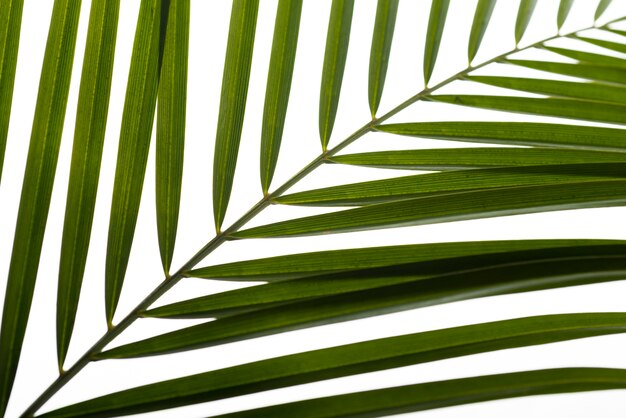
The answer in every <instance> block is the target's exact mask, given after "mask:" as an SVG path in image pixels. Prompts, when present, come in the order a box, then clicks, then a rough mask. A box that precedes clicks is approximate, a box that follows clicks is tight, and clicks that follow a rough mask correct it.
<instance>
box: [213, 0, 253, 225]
mask: <svg viewBox="0 0 626 418" xmlns="http://www.w3.org/2000/svg"><path fill="white" fill-rule="evenodd" d="M258 11H259V0H235V1H234V2H233V6H232V11H231V15H230V28H229V32H228V42H227V46H226V60H225V62H224V75H223V77H222V93H221V96H220V110H219V115H218V123H217V133H216V136H215V154H214V157H213V215H214V219H215V228H216V230H218V231H219V230H220V229H221V226H222V222H223V221H224V217H225V216H226V209H227V207H228V201H229V199H230V193H231V190H232V187H233V179H234V177H235V168H236V165H237V155H238V153H239V143H240V141H241V131H242V128H243V120H244V113H245V107H246V100H247V97H248V82H249V78H250V67H251V65H252V50H253V49H254V35H255V31H256V21H257V14H258Z"/></svg>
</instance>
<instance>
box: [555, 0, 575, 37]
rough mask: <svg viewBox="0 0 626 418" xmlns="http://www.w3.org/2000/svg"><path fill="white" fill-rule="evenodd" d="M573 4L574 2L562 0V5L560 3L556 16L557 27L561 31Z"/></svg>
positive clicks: (572, 0)
mask: <svg viewBox="0 0 626 418" xmlns="http://www.w3.org/2000/svg"><path fill="white" fill-rule="evenodd" d="M573 4H574V0H561V3H559V11H558V13H557V15H556V26H557V28H558V29H559V30H561V28H562V27H563V24H564V23H565V21H566V20H567V16H569V12H570V11H571V10H572V5H573Z"/></svg>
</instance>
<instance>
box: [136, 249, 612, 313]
mask: <svg viewBox="0 0 626 418" xmlns="http://www.w3.org/2000/svg"><path fill="white" fill-rule="evenodd" d="M472 244H475V243H470V242H465V243H459V245H461V247H460V248H459V249H465V250H466V251H467V252H466V253H463V252H457V253H450V252H449V250H450V249H454V248H447V247H446V246H441V245H439V246H438V245H433V244H425V245H421V246H418V247H417V248H416V251H424V252H426V253H427V254H428V253H430V252H434V251H441V253H436V255H435V256H431V257H430V258H426V257H424V258H423V259H418V260H417V261H399V262H395V263H394V264H388V265H383V266H372V267H361V266H358V267H352V268H346V269H345V271H340V272H334V273H328V274H322V272H320V273H318V274H317V275H313V276H311V275H309V276H302V277H298V276H295V277H288V278H289V279H290V280H286V281H285V277H284V276H279V275H276V276H270V277H267V276H264V277H261V278H260V279H263V280H268V281H269V282H270V284H267V285H264V286H257V287H250V288H244V289H238V290H232V291H229V292H223V293H219V294H212V295H207V296H202V297H199V298H194V299H189V300H185V301H181V302H177V303H173V304H169V305H165V306H161V307H158V308H155V309H151V310H149V311H147V312H145V313H144V316H147V317H157V318H222V317H226V316H232V315H236V314H240V313H244V312H251V311H258V310H262V309H265V308H268V307H274V306H279V305H284V304H285V303H287V302H289V303H291V302H295V301H304V300H309V299H312V298H320V297H328V296H333V295H339V294H344V293H348V292H355V291H361V290H367V289H374V288H383V287H386V286H390V285H395V284H399V283H407V282H412V281H416V280H423V279H425V278H432V277H433V276H434V275H436V274H449V273H450V272H462V271H469V270H472V269H477V268H484V267H485V266H488V265H495V264H511V263H515V264H516V265H517V266H518V267H519V266H521V265H522V264H521V263H525V262H527V263H534V262H537V261H538V260H546V259H560V260H565V259H568V258H576V257H588V256H590V255H592V254H602V256H607V257H610V256H612V255H619V251H620V249H621V245H620V244H616V245H613V244H607V245H600V246H596V245H598V244H595V245H594V244H592V245H580V244H579V243H570V242H568V243H567V246H562V247H561V246H558V244H557V246H553V247H551V246H546V247H545V248H541V247H538V246H537V244H541V245H549V244H550V243H549V242H539V243H537V242H533V241H530V242H529V241H524V242H523V245H527V246H528V248H521V247H523V246H520V243H512V242H499V243H498V242H493V243H486V244H490V245H499V247H498V248H497V249H496V250H495V251H494V249H491V248H485V250H487V251H484V252H471V251H476V250H478V249H477V248H472V247H473V245H472ZM512 244H515V245H512ZM555 244H556V243H555ZM563 244H565V243H563ZM563 244H561V245H563ZM572 244H573V245H572ZM516 247H517V248H516ZM396 249H397V248H396ZM387 250H389V248H387ZM489 250H490V251H489ZM457 251H458V250H457ZM296 257H297V256H295V257H294V258H296ZM262 261H269V260H252V261H250V262H248V264H249V265H255V264H257V263H260V262H262ZM280 261H282V260H278V262H280ZM387 262H389V263H391V261H387ZM244 265H245V263H244ZM224 267H226V268H227V267H229V266H228V265H226V266H224ZM233 267H234V266H233ZM217 268H218V269H219V266H218V267H217ZM282 274H283V275H284V274H286V273H282ZM291 274H292V275H295V274H296V273H295V272H294V273H291ZM237 279H238V280H246V279H248V280H249V279H250V278H249V276H248V277H246V276H243V277H239V278H237ZM252 279H254V278H253V277H252ZM296 279H297V280H296ZM257 280H258V279H257Z"/></svg>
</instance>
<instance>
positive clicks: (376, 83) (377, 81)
mask: <svg viewBox="0 0 626 418" xmlns="http://www.w3.org/2000/svg"><path fill="white" fill-rule="evenodd" d="M399 1H400V0H379V2H378V6H377V7H376V21H375V22H374V35H373V36H372V48H371V50H370V66H369V73H368V74H369V78H368V84H367V97H368V100H369V105H370V112H371V113H372V118H375V117H376V111H377V110H378V105H380V99H381V97H382V95H383V88H384V87H385V78H386V77H387V66H388V65H389V53H390V52H391V41H392V40H393V32H394V29H395V26H396V16H397V14H398V3H399Z"/></svg>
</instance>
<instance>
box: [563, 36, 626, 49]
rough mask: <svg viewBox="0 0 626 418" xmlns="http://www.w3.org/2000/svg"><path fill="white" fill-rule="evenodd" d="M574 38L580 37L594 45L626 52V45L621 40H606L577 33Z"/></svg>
mask: <svg viewBox="0 0 626 418" xmlns="http://www.w3.org/2000/svg"><path fill="white" fill-rule="evenodd" d="M574 39H580V40H581V41H585V42H587V43H590V44H592V45H596V46H600V47H602V48H606V49H609V50H611V51H615V52H621V53H626V45H624V44H621V43H619V42H613V41H605V40H604V39H596V38H591V37H589V36H584V35H575V36H574Z"/></svg>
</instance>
